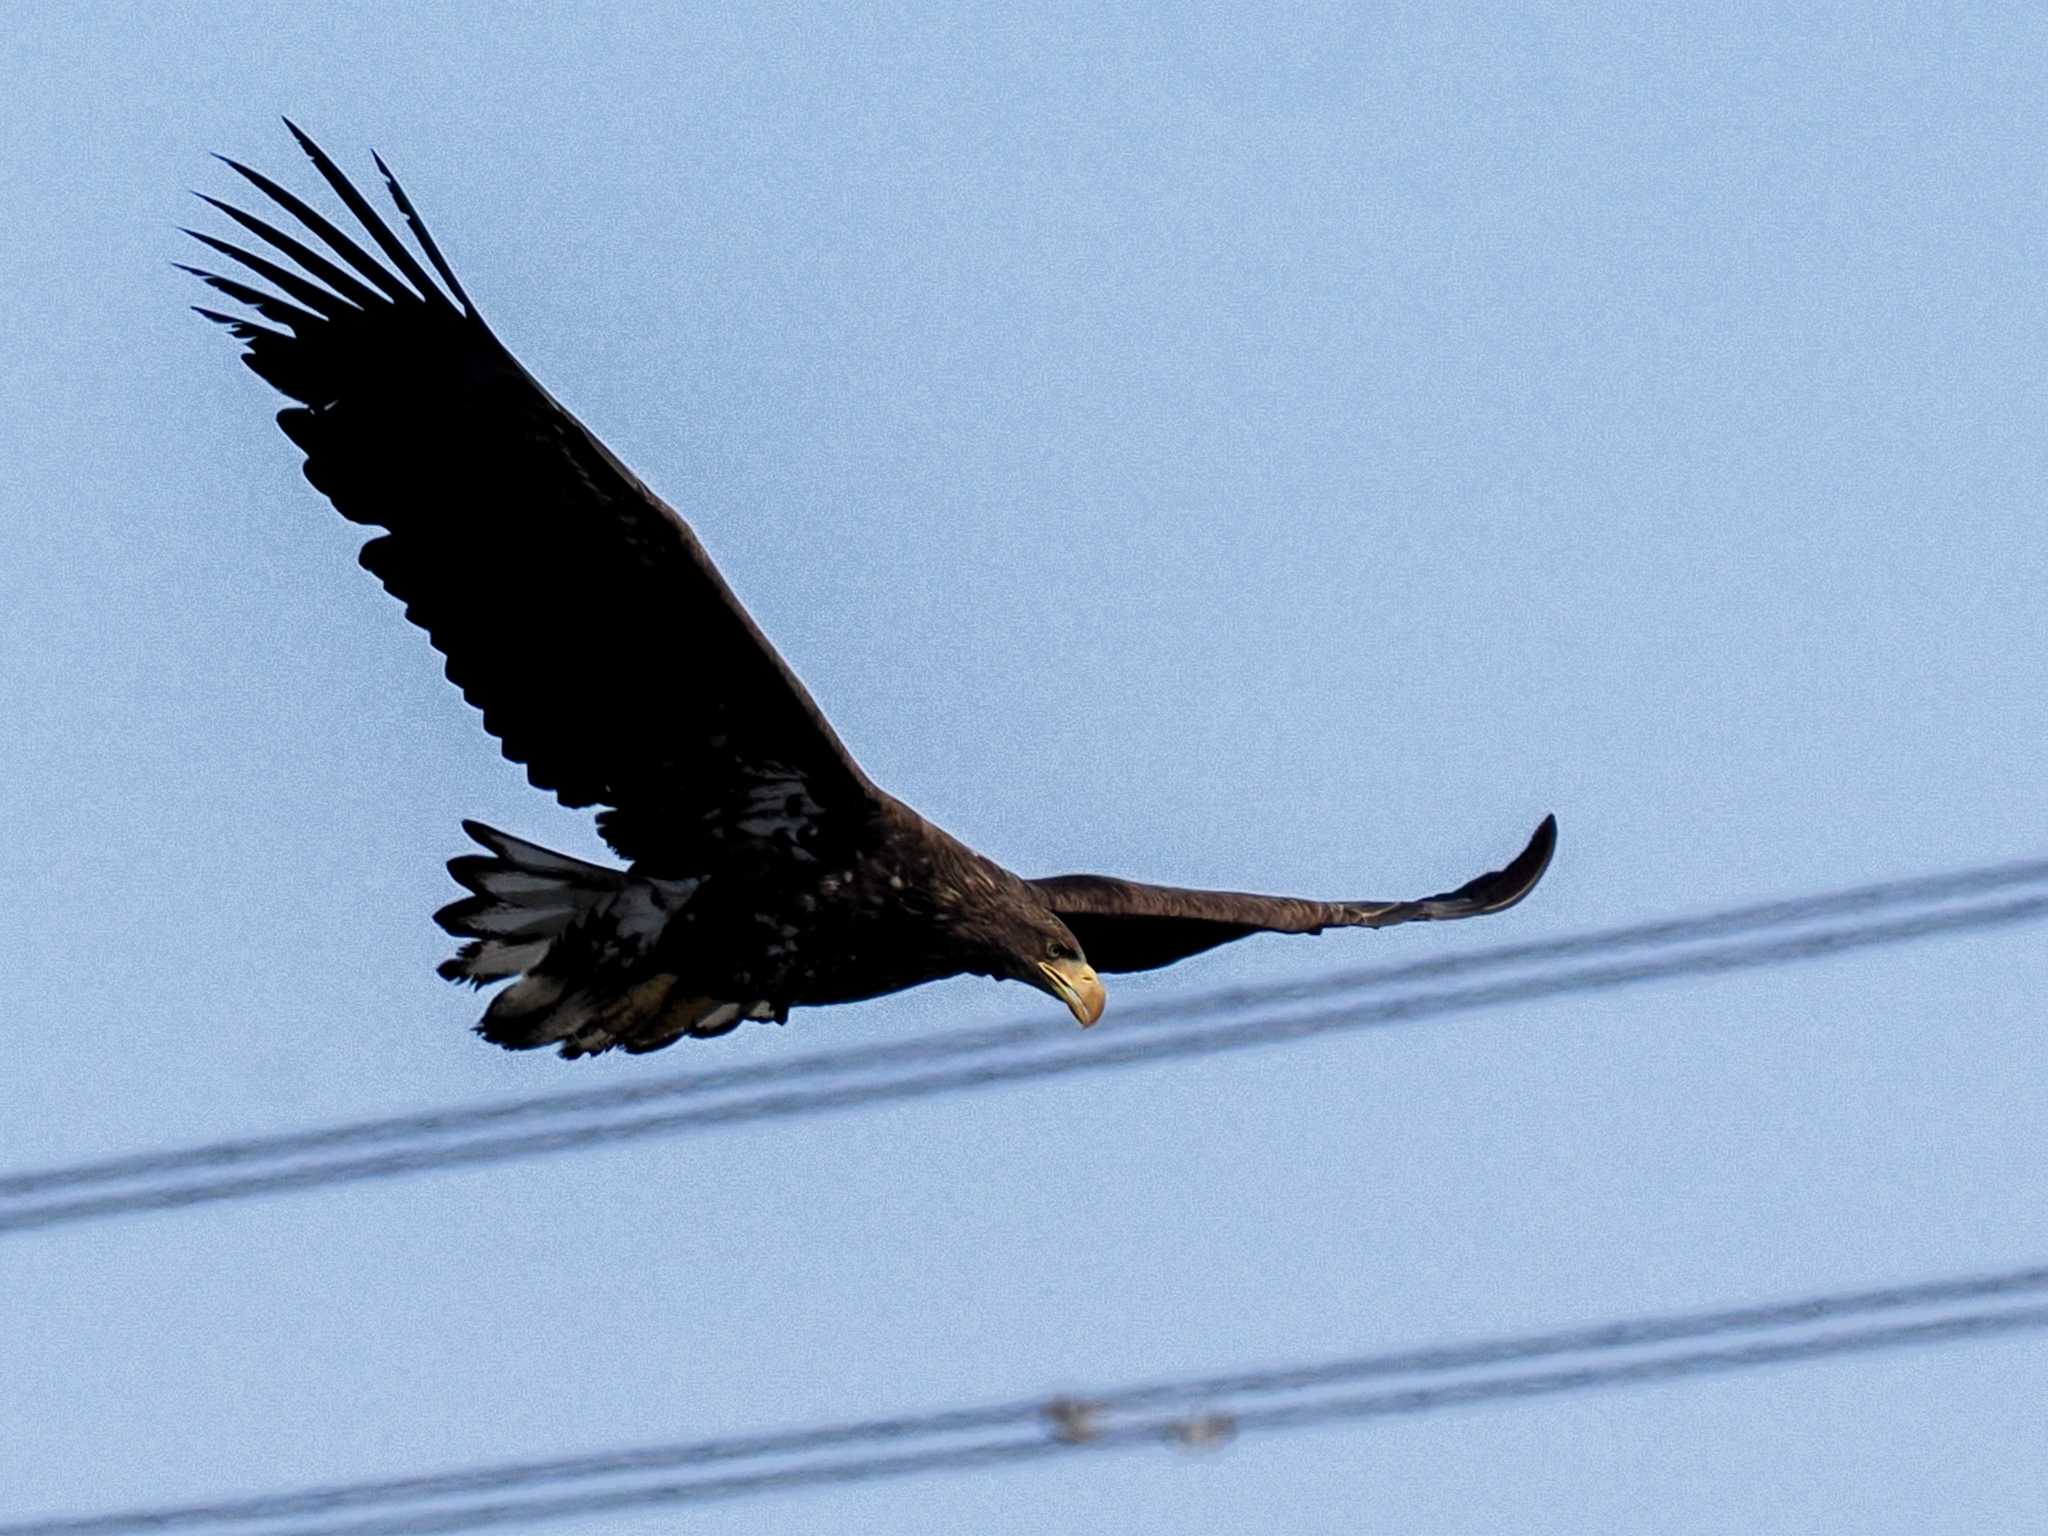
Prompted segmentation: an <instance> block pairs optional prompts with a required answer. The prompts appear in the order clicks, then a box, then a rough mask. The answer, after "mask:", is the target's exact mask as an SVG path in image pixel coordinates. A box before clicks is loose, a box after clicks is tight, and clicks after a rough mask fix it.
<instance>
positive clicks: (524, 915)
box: [434, 821, 626, 987]
mask: <svg viewBox="0 0 2048 1536" xmlns="http://www.w3.org/2000/svg"><path fill="white" fill-rule="evenodd" d="M462 830H463V831H465V832H467V833H468V834H469V835H470V836H471V837H472V838H474V839H475V840H476V841H477V842H478V843H480V844H482V845H483V846H484V847H485V848H487V849H489V850H490V856H489V857H486V856H485V855H483V854H480V853H471V854H465V855H463V856H462V857H461V858H459V859H450V860H449V861H448V873H449V874H451V875H453V876H454V877H455V879H456V882H457V883H458V884H459V885H462V886H463V887H465V888H466V889H468V890H469V891H471V892H472V893H473V894H472V895H469V896H465V897H464V898H463V899H462V900H461V901H456V902H450V903H449V904H448V905H447V906H445V907H443V908H442V909H441V910H440V911H438V912H436V913H435V914H434V921H435V922H437V923H439V924H440V925H441V926H442V927H443V928H445V929H447V930H448V931H449V932H450V933H452V934H454V935H455V936H456V937H457V938H464V939H468V940H469V942H468V943H467V944H465V945H463V946H462V948H461V949H460V950H459V951H458V952H457V953H456V955H455V957H454V958H453V959H452V960H444V961H443V962H442V963H441V967H440V970H441V974H442V975H443V976H445V977H447V978H448V979H449V980H450V981H466V982H469V983H470V984H471V985H472V986H478V987H481V986H483V985H485V984H486V983H487V982H493V981H503V980H505V979H506V978H507V977H509V976H517V975H520V974H521V973H522V972H525V971H529V970H531V969H533V967H535V966H536V965H538V964H539V963H540V962H541V960H542V959H544V958H545V957H546V955H547V952H548V950H549V948H550V947H551V946H552V945H553V944H554V942H555V940H556V939H558V938H560V937H561V936H562V935H563V934H564V933H565V932H567V931H568V929H569V927H570V925H571V924H573V923H574V922H575V921H576V920H577V919H578V918H579V917H582V916H583V915H584V914H585V913H587V912H590V911H593V910H595V909H596V908H598V907H601V906H603V905H604V904H605V902H607V901H609V900H610V899H611V898H612V897H613V896H615V895H617V894H618V892H619V890H620V888H621V887H623V886H624V885H625V883H626V874H625V872H624V871H623V870H617V869H605V868H603V867H602V866H601V865H597V864H586V863H584V862H583V860H581V859H572V858H570V857H569V856H568V855H567V854H565V853H551V852H549V851H548V850H547V849H545V848H542V847H539V846H537V845H535V844H533V843H528V842H523V841H521V840H520V839H519V838H516V837H512V836H509V835H507V834H506V833H503V832H500V831H499V830H498V829H497V828H496V827H487V826H485V825H484V824H483V823H482V822H480V821H465V822H464V823H463V824H462Z"/></svg>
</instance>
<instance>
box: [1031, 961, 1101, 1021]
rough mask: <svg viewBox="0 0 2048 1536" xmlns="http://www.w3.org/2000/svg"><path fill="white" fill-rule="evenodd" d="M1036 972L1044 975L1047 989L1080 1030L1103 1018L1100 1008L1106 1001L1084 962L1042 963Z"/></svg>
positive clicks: (1092, 973) (1097, 981) (1097, 980)
mask: <svg viewBox="0 0 2048 1536" xmlns="http://www.w3.org/2000/svg"><path fill="white" fill-rule="evenodd" d="M1038 968H1039V970H1041V971H1043V972H1044V973H1045V979H1046V983H1047V985H1049V986H1050V987H1051V988H1052V990H1053V992H1054V993H1055V994H1057V995H1058V997H1059V1000H1060V1001H1061V1002H1063V1003H1065V1004H1066V1005H1067V1007H1068V1008H1069V1009H1071V1010H1072V1011H1073V1015H1074V1017H1075V1018H1077V1019H1079V1020H1080V1021H1081V1027H1082V1028H1083V1029H1086V1028H1087V1027H1088V1026H1089V1025H1090V1024H1093V1023H1094V1022H1095V1021H1096V1020H1097V1019H1099V1018H1101V1017H1102V1005H1103V1004H1104V1003H1106V1002H1107V1001H1109V997H1108V994H1107V993H1105V992H1104V991H1103V990H1102V982H1101V980H1100V979H1099V978H1098V977H1097V976H1096V974H1095V972H1094V971H1093V970H1091V969H1089V966H1088V963H1087V962H1086V961H1085V960H1041V961H1039V962H1038Z"/></svg>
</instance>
